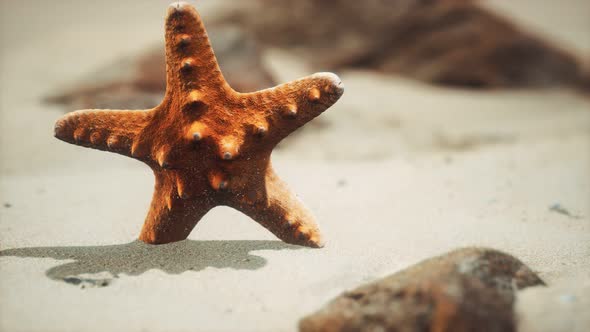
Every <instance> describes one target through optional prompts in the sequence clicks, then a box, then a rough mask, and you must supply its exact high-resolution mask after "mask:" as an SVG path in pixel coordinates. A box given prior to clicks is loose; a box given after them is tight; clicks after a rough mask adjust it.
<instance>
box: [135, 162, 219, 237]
mask: <svg viewBox="0 0 590 332" xmlns="http://www.w3.org/2000/svg"><path fill="white" fill-rule="evenodd" d="M155 174H156V185H155V190H154V195H153V197H152V203H151V205H150V210H149V213H148V215H147V217H146V220H145V223H144V225H143V228H142V230H141V234H140V235H139V239H140V240H141V241H143V242H146V243H150V244H163V243H171V242H176V241H181V240H184V239H186V238H187V237H188V235H189V234H190V232H191V231H192V230H193V228H194V227H195V226H196V225H197V223H198V222H199V220H200V219H201V218H202V217H203V216H204V215H205V214H206V213H207V212H208V211H209V210H211V208H212V207H213V205H212V204H211V203H210V202H209V201H208V200H207V199H206V198H203V197H193V198H192V199H188V197H186V196H185V195H184V194H183V193H182V188H181V187H180V182H179V181H178V179H177V177H178V174H175V172H173V171H156V172H155ZM199 198H200V199H199Z"/></svg>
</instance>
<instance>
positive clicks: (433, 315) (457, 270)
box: [299, 248, 544, 332]
mask: <svg viewBox="0 0 590 332" xmlns="http://www.w3.org/2000/svg"><path fill="white" fill-rule="evenodd" d="M536 285H544V282H543V281H542V280H541V279H540V278H539V277H538V276H537V275H536V274H535V273H534V272H532V271H531V270H530V269H529V268H528V267H527V266H526V265H524V264H523V263H522V262H520V261H519V260H518V259H516V258H514V257H512V256H510V255H507V254H504V253H502V252H499V251H496V250H493V249H478V248H467V249H459V250H456V251H453V252H450V253H448V254H445V255H442V256H439V257H435V258H431V259H428V260H425V261H423V262H421V263H418V264H417V265H414V266H412V267H410V268H407V269H406V270H403V271H400V272H398V273H396V274H393V275H392V276H389V277H386V278H384V279H381V280H378V281H376V282H373V283H370V284H367V285H364V286H361V287H359V288H357V289H355V290H353V291H349V292H346V293H344V294H342V295H340V296H339V297H337V298H336V299H334V300H333V301H332V302H330V303H329V304H328V305H327V306H326V307H324V308H323V309H321V310H320V311H318V312H317V313H314V314H312V315H310V316H308V317H306V318H304V319H302V320H301V322H300V324H299V328H300V331H302V332H312V331H322V332H332V331H341V332H344V331H404V332H405V331H407V332H410V331H440V332H442V331H498V332H504V331H514V330H515V322H514V313H513V303H514V300H515V292H516V291H517V290H519V289H522V288H525V287H530V286H536Z"/></svg>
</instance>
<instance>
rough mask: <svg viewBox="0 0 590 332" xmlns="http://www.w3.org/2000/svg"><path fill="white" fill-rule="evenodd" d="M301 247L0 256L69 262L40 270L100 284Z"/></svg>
mask: <svg viewBox="0 0 590 332" xmlns="http://www.w3.org/2000/svg"><path fill="white" fill-rule="evenodd" d="M300 248H301V247H298V246H294V245H289V244H286V243H283V242H281V241H260V240H258V241H256V240H253V241H194V240H184V241H180V242H175V243H170V244H165V245H157V246H154V245H149V244H145V243H143V242H141V241H133V242H131V243H126V244H118V245H107V246H86V247H30V248H15V249H6V250H2V251H0V257H9V256H13V257H30V258H53V259H58V260H74V261H73V262H68V263H65V264H62V265H58V266H54V267H52V268H50V269H49V270H47V271H46V272H45V274H46V275H47V277H48V278H50V279H52V280H56V281H65V282H67V283H70V284H73V285H81V287H82V288H84V287H86V286H97V287H104V286H108V285H109V284H110V283H111V282H112V281H113V280H114V279H116V278H118V277H119V274H126V275H129V276H138V275H141V274H142V273H144V272H146V271H149V270H152V269H156V270H161V271H164V272H166V273H169V274H180V273H183V272H186V271H200V270H203V269H205V268H207V267H215V268H231V269H236V270H242V269H243V270H256V269H260V268H262V267H263V266H265V265H266V263H267V261H266V259H265V258H263V257H260V256H256V255H252V254H250V252H251V251H256V250H285V249H289V250H297V249H300Z"/></svg>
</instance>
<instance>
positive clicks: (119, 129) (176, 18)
mask: <svg viewBox="0 0 590 332" xmlns="http://www.w3.org/2000/svg"><path fill="white" fill-rule="evenodd" d="M166 76H167V79H166V82H167V87H166V95H165V97H164V100H163V101H162V102H161V103H160V105H158V106H157V107H155V108H154V109H151V110H140V111H121V110H83V111H76V112H73V113H70V114H67V115H65V116H64V117H62V118H61V119H59V120H58V121H57V122H56V124H55V137H57V138H59V139H61V140H63V141H66V142H68V143H73V144H77V145H82V146H85V147H90V148H94V149H99V150H106V151H111V152H115V153H119V154H122V155H126V156H129V157H132V158H135V159H138V160H140V161H142V162H144V163H146V164H147V165H148V166H150V167H151V168H152V170H153V172H154V174H155V177H156V185H155V192H154V195H153V198H152V203H151V206H150V210H149V213H148V215H147V218H146V221H145V224H144V226H143V229H142V231H141V234H140V236H139V239H140V240H142V241H144V242H147V243H152V244H161V243H169V242H174V241H180V240H184V239H186V238H187V236H188V235H189V233H190V232H191V231H192V229H193V228H194V227H195V225H196V224H197V223H198V221H199V220H200V219H201V218H202V217H203V216H204V215H205V213H207V212H208V211H209V210H210V209H211V208H213V207H215V206H218V205H226V206H230V207H233V208H235V209H237V210H239V211H242V212H243V213H245V214H246V215H248V216H250V217H251V218H252V219H254V220H255V221H257V222H258V223H260V224H261V225H262V226H264V227H266V228H267V229H268V230H270V231H271V232H272V233H273V234H275V235H276V236H277V237H278V238H280V239H281V240H283V241H285V242H288V243H293V244H299V245H306V246H311V247H322V246H323V243H324V242H323V240H322V236H321V234H320V231H319V229H318V226H317V225H316V223H315V220H314V217H313V216H312V215H311V213H310V212H309V211H308V210H307V209H306V208H305V207H304V206H303V204H302V203H301V202H300V201H299V199H298V198H297V197H296V196H295V195H294V194H292V193H291V192H290V191H289V189H288V188H287V186H286V184H285V183H284V182H283V181H281V179H280V178H279V177H278V176H277V175H276V174H275V172H274V170H273V168H272V166H271V163H270V155H271V152H272V150H273V148H274V147H275V146H276V145H277V144H278V143H279V142H280V141H281V140H282V139H283V138H285V137H286V136H288V135H289V134H290V133H291V132H293V131H294V130H296V129H297V128H299V127H301V126H303V125H304V124H305V123H307V122H308V121H310V120H312V119H313V118H314V117H316V116H318V115H319V114H321V113H322V112H323V111H325V110H326V109H328V108H329V107H330V106H331V105H333V104H334V103H335V102H336V101H337V100H338V99H339V98H340V96H341V95H342V93H343V87H342V83H341V81H340V79H339V78H338V76H336V75H334V74H331V73H318V74H314V75H311V76H308V77H305V78H302V79H299V80H296V81H293V82H290V83H287V84H283V85H279V86H277V87H274V88H271V89H266V90H262V91H258V92H253V93H239V92H236V91H234V90H233V89H232V88H231V87H230V86H229V85H228V84H227V82H226V81H225V79H224V78H223V75H222V74H221V71H220V69H219V66H218V64H217V60H216V58H215V55H214V53H213V50H212V48H211V45H210V42H209V38H208V37H207V33H206V31H205V28H204V26H203V23H202V21H201V18H200V16H199V14H198V13H197V11H196V9H195V8H194V7H192V6H190V5H188V4H186V3H174V4H172V5H170V6H169V8H168V14H167V16H166Z"/></svg>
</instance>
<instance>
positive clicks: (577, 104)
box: [0, 0, 590, 331]
mask: <svg viewBox="0 0 590 332" xmlns="http://www.w3.org/2000/svg"><path fill="white" fill-rule="evenodd" d="M496 2H498V1H496ZM517 2H520V3H524V4H526V3H527V1H517ZM165 3H166V2H164V1H154V2H149V3H147V2H143V1H125V2H115V1H102V2H72V1H55V2H51V4H49V3H42V4H37V5H32V4H30V3H27V4H23V3H22V2H17V1H12V0H11V1H4V2H2V4H1V5H0V6H1V10H0V12H1V13H2V14H1V17H0V21H1V24H2V27H1V33H2V47H1V51H0V52H1V70H0V72H1V73H2V75H1V77H0V79H1V83H0V84H1V85H0V87H1V88H0V94H1V95H0V103H1V104H0V105H1V109H0V139H1V152H0V153H1V154H0V160H1V161H0V163H1V165H0V167H1V168H0V169H1V178H0V181H1V182H0V204H2V205H0V251H1V253H0V330H1V331H195V330H205V331H294V330H295V329H296V324H297V321H298V319H299V318H301V317H302V316H303V315H305V314H307V313H309V312H311V311H314V310H316V309H317V308H319V307H320V306H322V305H323V304H324V303H325V302H326V301H328V300H329V299H331V298H332V297H334V296H336V295H337V294H339V293H340V292H342V291H343V290H346V289H350V288H353V287H356V286H357V285H358V284H360V283H363V282H367V281H370V280H374V279H376V278H379V277H381V276H384V275H387V274H391V273H393V272H396V271H398V270H400V269H402V268H404V267H407V266H409V265H411V264H413V263H416V262H418V261H420V260H422V259H424V258H426V257H429V256H433V255H438V254H441V253H443V252H445V251H447V250H451V249H454V248H457V247H461V246H469V245H479V246H489V247H493V248H496V249H500V250H504V251H506V252H509V253H511V254H513V255H515V256H517V257H518V258H520V259H521V260H523V261H524V262H525V263H527V264H528V265H529V266H530V267H531V268H533V269H534V270H535V271H537V272H538V273H539V275H540V276H541V277H542V278H543V279H544V280H545V281H547V282H548V283H549V285H550V288H548V289H547V290H544V291H543V290H532V291H531V292H530V293H526V294H525V295H524V296H523V300H522V302H519V312H520V313H521V316H522V317H524V318H525V319H524V320H523V322H524V323H523V324H525V325H523V330H526V329H527V328H528V329H529V330H530V329H531V326H533V327H532V328H534V324H535V323H537V324H538V321H540V318H538V317H541V318H545V317H549V316H550V315H549V314H547V312H553V313H554V315H553V316H552V317H553V318H552V319H554V320H553V321H555V322H556V323H554V324H557V325H554V326H556V328H557V329H559V328H563V326H564V325H562V324H565V323H566V321H567V322H571V320H570V318H569V317H568V316H565V314H560V312H561V313H564V312H572V310H570V309H568V308H569V307H567V306H566V307H565V308H566V309H563V306H562V307H559V306H557V305H552V302H551V301H549V300H548V299H551V298H555V297H556V296H557V297H558V298H559V296H563V295H564V294H565V295H572V294H573V295H574V297H575V296H576V295H577V296H578V297H580V296H582V295H584V294H588V287H587V286H584V284H583V283H582V282H580V280H587V279H588V277H589V276H590V172H589V170H590V98H588V97H585V96H582V95H580V94H576V93H574V92H572V91H567V90H548V91H493V92H473V91H464V90H451V89H443V88H434V87H430V86H426V85H423V84H420V83H416V82H413V81H408V80H403V79H399V78H392V77H384V76H380V75H376V74H373V73H363V72H346V73H340V74H341V76H342V79H343V81H344V83H345V85H346V92H345V95H344V97H343V98H342V100H341V102H339V103H338V104H337V105H336V106H335V107H333V108H332V109H330V110H328V111H327V113H326V114H324V115H322V116H321V117H320V118H318V119H317V120H316V121H315V122H316V123H315V124H314V123H311V124H310V125H309V126H308V128H305V130H302V131H301V132H300V133H298V134H297V135H295V136H294V137H293V138H291V139H290V140H289V141H287V142H285V144H284V145H283V146H282V147H281V149H279V150H277V151H276V152H275V153H274V154H273V161H274V164H275V166H276V169H277V171H278V172H279V174H280V175H281V176H283V177H284V179H285V180H287V182H288V183H290V184H291V186H292V188H293V189H294V190H295V191H296V192H297V193H298V194H299V196H300V197H301V198H302V199H303V200H304V201H305V202H306V203H307V205H308V206H309V208H310V209H311V210H312V211H313V212H314V213H315V214H316V216H317V219H318V221H319V223H320V227H321V228H322V230H323V232H324V233H325V236H326V238H327V241H328V243H327V246H326V247H325V248H324V249H319V250H317V249H308V248H301V247H296V246H291V245H286V244H283V243H282V242H280V241H278V240H277V239H275V238H274V237H273V236H272V234H270V233H269V232H267V231H266V230H264V229H263V228H262V227H260V226H259V225H257V224H256V223H255V222H253V221H252V220H250V219H248V218H247V217H245V216H244V215H241V214H240V213H238V212H236V211H234V210H231V209H229V208H217V209H215V210H214V211H211V212H210V213H209V214H208V215H207V216H206V217H205V218H204V219H203V220H202V221H201V222H200V223H199V225H198V226H197V228H196V229H195V230H194V231H193V233H192V234H191V236H190V237H189V240H187V241H183V242H180V243H176V244H172V245H167V246H148V245H144V244H142V243H139V242H136V241H135V238H136V237H137V235H138V234H139V230H140V228H141V225H142V222H143V218H144V217H145V213H146V212H147V208H148V205H149V201H150V197H151V190H152V188H153V178H152V175H151V174H150V170H149V169H148V168H147V167H144V166H143V165H142V164H140V163H138V162H136V161H133V160H131V159H128V158H124V157H121V156H118V155H114V154H108V153H104V152H98V151H93V150H89V149H84V148H80V147H75V146H72V145H68V144H65V143H63V142H59V141H57V140H56V139H54V138H53V137H52V130H53V122H54V121H55V119H57V118H58V117H59V116H60V115H61V114H62V112H63V110H61V109H59V108H57V107H53V106H52V107H50V106H47V105H43V104H42V103H41V102H40V99H41V98H42V97H43V96H45V95H47V94H49V93H50V92H53V91H55V90H56V89H59V87H61V86H66V85H67V84H68V83H69V82H71V81H73V80H75V79H77V78H78V77H80V76H82V75H83V74H85V73H86V72H90V71H92V70H93V69H94V68H96V67H98V66H100V65H102V64H104V63H108V62H109V61H111V60H113V59H115V58H117V57H120V56H121V55H125V54H128V53H133V52H137V51H140V50H141V49H142V48H143V47H146V46H149V45H151V44H152V43H153V42H154V41H157V40H158V39H159V38H162V33H163V32H162V17H163V15H164V9H163V8H164V5H165ZM528 3H529V4H530V1H528ZM572 3H577V5H580V2H579V1H575V0H572ZM492 4H494V2H492ZM199 8H202V10H201V11H202V13H203V15H204V16H205V17H207V16H208V15H209V14H208V13H211V15H213V14H215V12H216V5H215V4H214V3H213V2H211V1H209V2H206V1H203V2H202V3H201V2H200V3H199ZM502 8H503V9H502ZM502 8H501V9H502V10H506V8H507V6H504V7H502ZM519 8H521V9H520V10H519ZM522 8H527V7H526V6H521V7H518V6H514V7H513V8H509V11H510V12H512V13H514V15H516V16H517V17H521V16H522V17H525V18H523V19H522V21H523V22H524V23H525V24H528V25H530V26H531V27H535V28H536V29H539V31H541V32H543V31H545V30H543V29H547V31H551V33H547V35H548V36H550V37H551V38H554V39H555V40H557V41H560V42H563V43H564V44H568V43H569V44H575V45H574V46H575V47H577V49H580V50H588V46H587V44H585V43H586V41H585V40H582V39H583V38H578V39H575V38H571V36H575V35H576V33H577V36H581V35H582V32H580V31H583V30H581V29H584V25H580V26H579V29H580V30H575V26H574V27H573V26H572V25H571V24H564V25H563V30H559V25H557V24H554V25H548V24H547V23H546V22H547V20H546V17H552V16H551V7H548V8H547V10H546V11H543V10H542V8H541V9H539V8H536V10H534V11H532V13H529V12H526V11H525V10H524V9H522ZM114 9H115V10H114ZM73 13H76V15H74V14H73ZM559 13H560V12H557V13H555V14H554V15H559ZM571 15H573V17H572V18H571V20H572V21H573V22H576V20H578V21H579V22H581V21H582V20H581V19H580V18H579V16H582V15H584V12H583V11H573V12H571ZM576 15H578V16H576ZM555 20H556V19H555V18H554V21H555ZM568 21H569V20H568ZM544 22H545V23H544ZM549 22H551V20H549ZM25 23H26V24H25ZM549 29H552V30H549ZM572 29H574V30H575V31H576V32H575V33H574V32H571V31H573V30H572ZM560 31H561V32H560ZM586 31H588V30H586ZM562 36H570V37H563V38H562ZM560 38H561V39H560ZM568 38H569V39H568ZM577 41H579V42H577ZM8 46H10V47H8ZM267 56H268V61H269V63H271V64H272V66H273V68H274V69H275V70H276V71H277V72H278V73H279V74H280V76H281V79H282V80H287V79H291V78H294V77H296V76H299V75H301V74H305V72H306V69H305V65H304V64H301V63H298V62H297V59H293V58H291V57H289V55H285V54H281V52H278V51H272V52H268V55H267ZM566 212H567V213H569V215H568V214H567V213H566ZM562 290H563V291H562ZM564 292H565V293H564ZM551 294H554V295H551ZM555 294H556V295H555ZM552 296H553V297H552ZM543 299H545V300H543ZM570 300H571V297H566V300H564V301H566V302H567V303H568V304H567V305H577V306H576V308H578V310H580V309H579V308H583V306H581V305H582V304H583V303H582V302H581V301H578V302H576V301H573V302H572V301H570ZM571 303H574V304H571ZM560 308H561V309H560ZM559 310H561V311H559ZM574 312H575V311H574ZM578 312H581V314H580V315H577V316H576V317H574V318H578V319H582V318H584V316H585V315H586V317H587V315H588V314H589V313H588V311H587V310H581V311H578ZM527 317H529V319H526V318H527ZM532 317H534V318H532ZM555 317H557V318H555ZM580 317H581V318H580ZM526 324H528V325H526ZM531 324H532V325H531ZM543 326H544V327H546V328H547V329H546V330H547V331H551V329H549V328H550V327H551V325H543Z"/></svg>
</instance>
